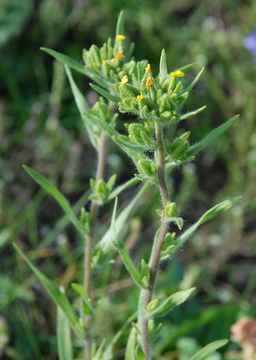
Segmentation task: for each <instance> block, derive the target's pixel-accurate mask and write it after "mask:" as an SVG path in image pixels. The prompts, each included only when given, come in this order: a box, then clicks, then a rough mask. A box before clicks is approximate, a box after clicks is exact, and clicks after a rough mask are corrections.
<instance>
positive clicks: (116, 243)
mask: <svg viewBox="0 0 256 360" xmlns="http://www.w3.org/2000/svg"><path fill="white" fill-rule="evenodd" d="M117 202H118V199H117V198H116V199H115V205H114V209H113V214H112V218H111V226H110V231H111V234H110V236H111V239H112V244H113V247H114V248H115V249H116V250H117V251H118V252H119V254H120V256H121V258H122V260H123V263H124V265H125V267H126V269H127V270H128V272H129V273H130V275H131V277H132V279H133V280H134V282H135V284H136V285H137V286H138V287H140V288H142V289H147V287H148V284H147V283H146V282H145V280H144V279H142V277H141V275H140V273H139V272H138V270H137V269H136V267H135V265H134V263H133V262H132V260H131V258H130V256H129V254H128V252H127V250H126V248H125V245H124V243H123V242H122V241H120V240H118V238H117V236H118V234H117V233H116V227H115V223H116V210H117Z"/></svg>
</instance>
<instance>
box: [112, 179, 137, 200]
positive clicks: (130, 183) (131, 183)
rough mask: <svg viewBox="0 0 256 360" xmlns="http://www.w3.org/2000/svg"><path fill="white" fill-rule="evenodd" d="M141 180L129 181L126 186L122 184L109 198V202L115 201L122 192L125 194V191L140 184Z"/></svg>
mask: <svg viewBox="0 0 256 360" xmlns="http://www.w3.org/2000/svg"><path fill="white" fill-rule="evenodd" d="M139 181H140V180H139V179H138V178H132V179H130V180H128V181H126V182H125V183H124V184H121V185H119V186H117V187H116V188H115V189H114V190H113V191H112V192H111V193H110V194H109V196H108V200H113V199H114V198H115V197H117V196H118V195H119V194H120V193H121V192H123V191H124V190H125V189H128V188H129V187H131V186H133V185H135V184H138V182H139Z"/></svg>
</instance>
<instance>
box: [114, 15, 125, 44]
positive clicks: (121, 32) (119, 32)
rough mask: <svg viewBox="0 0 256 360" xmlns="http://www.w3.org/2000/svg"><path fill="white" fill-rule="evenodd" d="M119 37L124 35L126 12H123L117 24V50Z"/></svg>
mask: <svg viewBox="0 0 256 360" xmlns="http://www.w3.org/2000/svg"><path fill="white" fill-rule="evenodd" d="M117 35H124V12H123V11H121V12H120V14H119V16H118V20H117V24H116V38H115V48H116V47H117Z"/></svg>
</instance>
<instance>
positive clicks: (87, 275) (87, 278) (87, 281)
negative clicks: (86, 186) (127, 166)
mask: <svg viewBox="0 0 256 360" xmlns="http://www.w3.org/2000/svg"><path fill="white" fill-rule="evenodd" d="M106 140H107V136H106V133H105V132H103V133H102V135H101V139H100V148H99V150H98V162H97V171H96V178H95V180H96V183H97V182H98V181H99V180H100V179H103V173H104V164H105V148H106ZM98 208H99V205H98V204H97V202H96V201H94V200H92V203H91V211H90V212H91V230H90V232H89V234H88V236H87V238H86V245H85V251H84V288H85V292H86V294H87V296H88V298H89V299H90V298H91V254H92V245H93V237H94V225H95V222H96V219H97V215H98ZM84 322H85V360H91V317H90V315H88V316H86V317H85V319H84Z"/></svg>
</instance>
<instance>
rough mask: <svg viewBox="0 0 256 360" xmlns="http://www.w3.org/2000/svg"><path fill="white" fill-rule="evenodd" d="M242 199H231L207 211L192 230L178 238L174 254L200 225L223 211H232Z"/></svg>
mask: <svg viewBox="0 0 256 360" xmlns="http://www.w3.org/2000/svg"><path fill="white" fill-rule="evenodd" d="M240 199H241V196H235V197H233V198H231V199H228V200H225V201H222V202H221V203H219V204H217V205H215V206H213V207H212V208H211V209H209V210H208V211H206V212H205V213H204V214H203V215H202V216H201V217H200V219H199V220H198V221H197V222H196V223H195V224H194V225H192V226H191V227H190V228H188V229H187V230H186V231H184V233H183V234H182V235H181V236H180V237H178V238H177V240H176V241H175V243H174V246H175V247H174V250H173V253H174V252H175V251H177V250H178V249H179V248H180V247H181V246H182V245H183V244H184V243H185V242H186V241H187V240H188V239H189V238H190V237H191V236H192V235H193V233H194V232H195V231H196V229H197V228H198V227H199V226H200V225H202V224H203V223H205V222H206V221H208V220H210V219H212V218H213V217H215V216H216V215H218V214H219V213H221V212H222V211H225V210H228V209H230V208H231V207H232V206H233V205H235V204H236V203H237V202H238V201H239V200H240Z"/></svg>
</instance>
